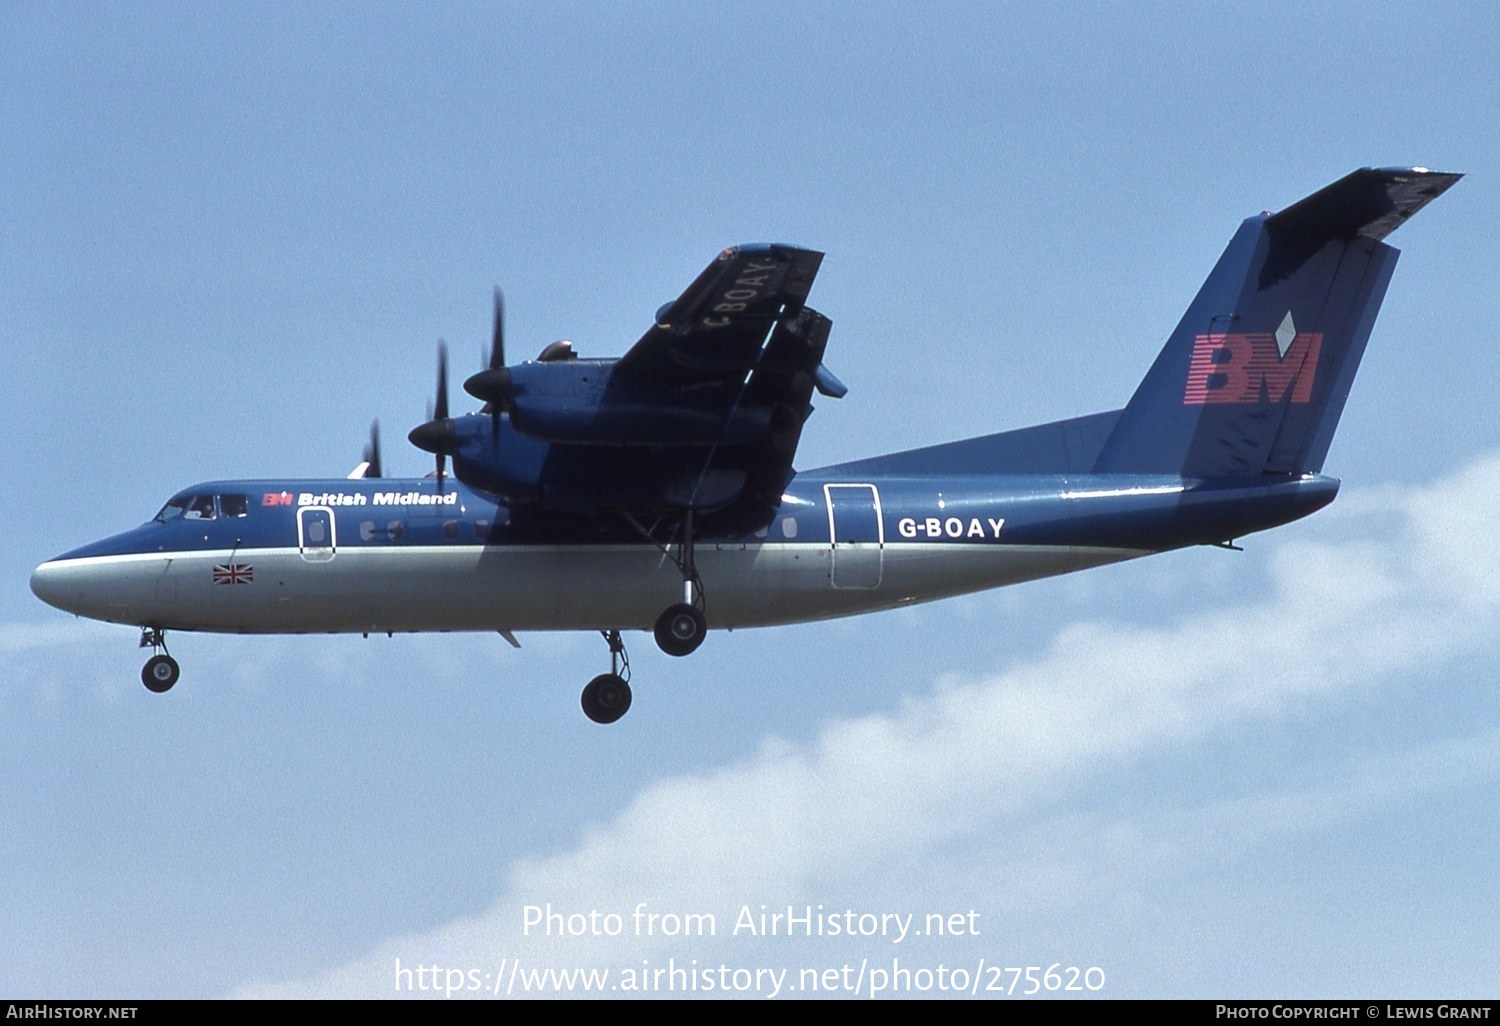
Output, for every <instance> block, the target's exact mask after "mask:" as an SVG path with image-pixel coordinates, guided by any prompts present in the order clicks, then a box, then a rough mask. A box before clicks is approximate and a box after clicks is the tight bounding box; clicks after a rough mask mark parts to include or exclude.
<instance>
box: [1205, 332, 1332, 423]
mask: <svg viewBox="0 0 1500 1026" xmlns="http://www.w3.org/2000/svg"><path fill="white" fill-rule="evenodd" d="M1322 347H1323V336H1322V334H1321V333H1316V332H1315V333H1309V334H1299V335H1294V336H1293V337H1292V339H1291V340H1290V344H1288V345H1287V346H1286V349H1285V351H1283V349H1282V346H1281V340H1280V339H1278V338H1277V336H1276V335H1272V334H1265V335H1248V334H1247V335H1199V336H1197V337H1196V338H1194V339H1193V358H1192V360H1191V361H1190V362H1189V363H1188V373H1187V387H1186V389H1185V390H1184V391H1183V394H1182V401H1183V403H1184V404H1185V405H1187V406H1203V405H1206V404H1210V403H1260V402H1270V403H1279V402H1281V400H1282V399H1283V398H1284V397H1285V396H1286V394H1287V393H1288V392H1290V393H1291V396H1292V402H1294V403H1305V402H1310V401H1311V400H1312V389H1313V379H1314V378H1315V377H1316V376H1317V373H1318V352H1319V350H1320V349H1322Z"/></svg>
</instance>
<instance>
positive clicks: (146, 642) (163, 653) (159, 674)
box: [140, 627, 182, 694]
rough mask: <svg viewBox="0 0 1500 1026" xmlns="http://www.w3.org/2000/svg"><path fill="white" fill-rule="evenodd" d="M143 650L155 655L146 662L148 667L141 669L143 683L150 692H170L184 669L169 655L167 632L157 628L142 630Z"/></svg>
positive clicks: (143, 628) (144, 628)
mask: <svg viewBox="0 0 1500 1026" xmlns="http://www.w3.org/2000/svg"><path fill="white" fill-rule="evenodd" d="M140 647H141V648H149V649H151V651H152V652H153V653H155V654H154V655H152V656H151V658H150V659H147V660H146V665H145V666H143V667H141V683H142V684H144V685H146V689H147V690H148V691H154V692H156V693H157V694H161V693H162V692H164V691H169V690H171V688H172V685H173V684H176V683H177V678H178V677H179V676H181V674H182V668H181V667H179V666H178V665H177V660H176V659H173V658H172V657H171V655H169V654H168V653H167V636H166V632H165V631H162V630H159V629H157V628H155V627H142V628H141V645H140Z"/></svg>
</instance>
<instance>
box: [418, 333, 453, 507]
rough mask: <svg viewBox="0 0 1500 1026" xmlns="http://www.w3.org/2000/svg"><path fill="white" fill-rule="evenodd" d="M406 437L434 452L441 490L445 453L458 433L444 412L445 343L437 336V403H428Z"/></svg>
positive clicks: (446, 463) (446, 399)
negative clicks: (423, 416)
mask: <svg viewBox="0 0 1500 1026" xmlns="http://www.w3.org/2000/svg"><path fill="white" fill-rule="evenodd" d="M406 437H407V438H408V439H410V440H411V444H412V445H415V446H416V447H417V448H418V449H422V450H424V451H426V452H430V453H433V454H434V455H436V456H437V479H438V492H440V493H441V492H442V490H443V476H444V474H445V473H446V472H447V469H448V456H449V454H450V453H452V452H453V450H454V449H455V448H456V447H457V444H458V434H457V432H456V431H455V430H454V427H453V420H452V419H451V418H450V417H449V416H448V344H447V343H446V342H443V341H441V340H439V341H438V376H437V405H436V407H435V408H433V407H429V409H428V419H427V423H425V424H418V425H417V426H416V427H414V428H412V429H411V434H409V435H407V436H406Z"/></svg>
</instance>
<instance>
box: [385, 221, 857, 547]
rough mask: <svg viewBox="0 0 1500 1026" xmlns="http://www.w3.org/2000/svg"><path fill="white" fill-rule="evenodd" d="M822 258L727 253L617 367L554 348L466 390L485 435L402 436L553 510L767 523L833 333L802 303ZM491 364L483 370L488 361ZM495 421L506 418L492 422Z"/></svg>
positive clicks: (463, 474) (825, 378) (485, 374)
mask: <svg viewBox="0 0 1500 1026" xmlns="http://www.w3.org/2000/svg"><path fill="white" fill-rule="evenodd" d="M822 259H823V255H822V254H821V253H817V252H814V251H812V250H807V249H800V248H797V247H795V246H782V245H750V246H737V247H733V248H731V249H726V250H724V251H723V252H722V253H720V254H719V256H718V257H717V258H716V259H715V260H714V262H713V263H711V264H710V265H709V266H708V267H707V268H706V269H705V270H704V271H703V273H701V274H699V275H698V277H697V278H696V279H695V280H694V281H693V283H692V284H691V285H689V286H688V288H687V290H686V291H684V292H683V293H682V295H681V296H679V297H678V298H677V299H676V300H675V301H673V302H671V303H668V304H667V305H665V306H664V307H662V308H661V309H660V310H658V311H657V316H656V323H655V324H654V325H653V326H652V327H651V328H650V329H649V330H648V331H647V332H646V334H645V335H644V336H642V338H641V339H640V341H638V342H637V343H636V344H635V345H634V346H633V347H632V348H631V349H630V351H629V352H627V353H626V354H625V355H624V356H623V357H621V358H620V359H618V360H610V359H577V358H575V357H574V355H573V354H572V352H571V350H569V351H567V352H561V351H558V352H555V353H554V352H553V350H554V347H549V348H548V350H547V351H546V352H544V353H543V355H542V356H541V357H539V358H538V359H536V360H532V361H527V362H525V363H522V364H517V365H513V366H509V367H495V366H491V367H490V368H489V369H488V370H486V371H482V372H481V373H479V374H477V375H475V376H474V377H472V378H470V379H469V380H468V381H467V382H465V385H464V387H465V389H466V390H467V391H468V392H469V393H470V394H472V395H474V396H476V397H477V398H481V399H484V400H485V401H486V403H487V404H488V405H487V407H486V411H487V413H488V415H489V416H488V419H487V420H486V424H487V427H486V428H485V429H484V430H483V431H481V430H480V428H479V425H478V423H477V422H476V423H470V422H469V421H468V419H466V418H461V419H460V421H458V422H454V421H452V420H450V419H447V418H445V417H443V416H440V417H439V418H438V419H437V420H435V421H432V422H430V423H429V424H427V425H423V426H422V427H420V428H418V429H417V430H416V431H415V432H413V434H412V436H411V437H412V440H413V441H414V442H415V443H416V444H418V445H419V446H420V447H422V448H426V449H428V450H429V451H433V452H438V451H443V452H450V453H452V454H453V455H454V457H455V468H456V472H457V473H458V475H459V477H460V478H461V479H462V480H464V481H465V482H466V483H468V484H470V485H471V486H473V487H477V488H482V489H485V490H488V491H492V492H495V493H498V494H500V495H502V496H505V497H506V498H507V499H510V500H513V501H517V502H521V503H525V504H530V505H534V506H537V507H540V508H542V509H550V510H556V511H561V512H570V513H580V514H593V513H597V512H598V511H601V510H608V509H614V510H621V511H625V512H631V513H674V512H686V511H689V510H691V511H693V512H694V513H699V514H704V515H710V516H716V517H718V518H719V520H720V521H721V526H725V527H740V528H744V529H749V530H754V529H755V528H757V527H759V526H762V525H764V524H765V523H768V522H769V521H770V519H771V517H772V515H773V514H774V511H775V509H776V506H777V505H778V504H779V503H780V499H781V492H782V489H783V488H784V487H785V486H786V484H787V482H788V481H789V480H790V479H791V476H792V469H791V461H792V456H793V454H794V453H795V452H796V449H797V442H798V440H799V439H800V437H801V432H802V424H803V422H804V421H805V420H806V419H807V416H808V414H809V413H810V412H811V411H812V407H811V405H810V404H809V400H810V398H811V396H812V392H813V390H814V389H818V390H821V391H822V392H824V393H825V394H828V395H832V396H840V395H842V394H843V393H844V391H845V389H844V386H843V385H842V384H841V383H840V382H839V381H838V379H837V378H835V377H834V376H833V375H832V374H831V373H830V372H829V371H828V370H827V369H826V368H825V367H823V365H822V360H823V350H824V347H825V346H826V344H827V341H828V330H829V327H830V324H829V321H828V319H827V318H825V317H823V316H822V315H821V314H818V313H817V312H815V311H813V310H811V309H808V308H807V307H806V305H805V304H806V300H807V295H808V291H809V289H810V288H811V287H812V282H813V278H814V277H815V276H816V275H817V271H818V267H819V265H820V264H821V262H822ZM492 362H493V361H492ZM501 413H503V417H501V416H500V414H501Z"/></svg>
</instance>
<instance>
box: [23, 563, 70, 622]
mask: <svg viewBox="0 0 1500 1026" xmlns="http://www.w3.org/2000/svg"><path fill="white" fill-rule="evenodd" d="M66 592H67V588H66V586H65V584H64V582H63V571H62V569H61V568H60V567H59V566H58V565H57V563H55V562H47V563H43V564H42V565H41V566H39V567H37V568H36V569H35V570H33V571H32V572H31V593H32V594H33V595H35V596H36V597H37V598H39V599H41V600H42V601H43V602H45V603H47V605H49V606H55V607H56V608H58V609H62V610H65V611H69V612H71V610H68V607H67V606H66V605H65V603H66V601H67V599H66V597H65V596H66Z"/></svg>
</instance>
